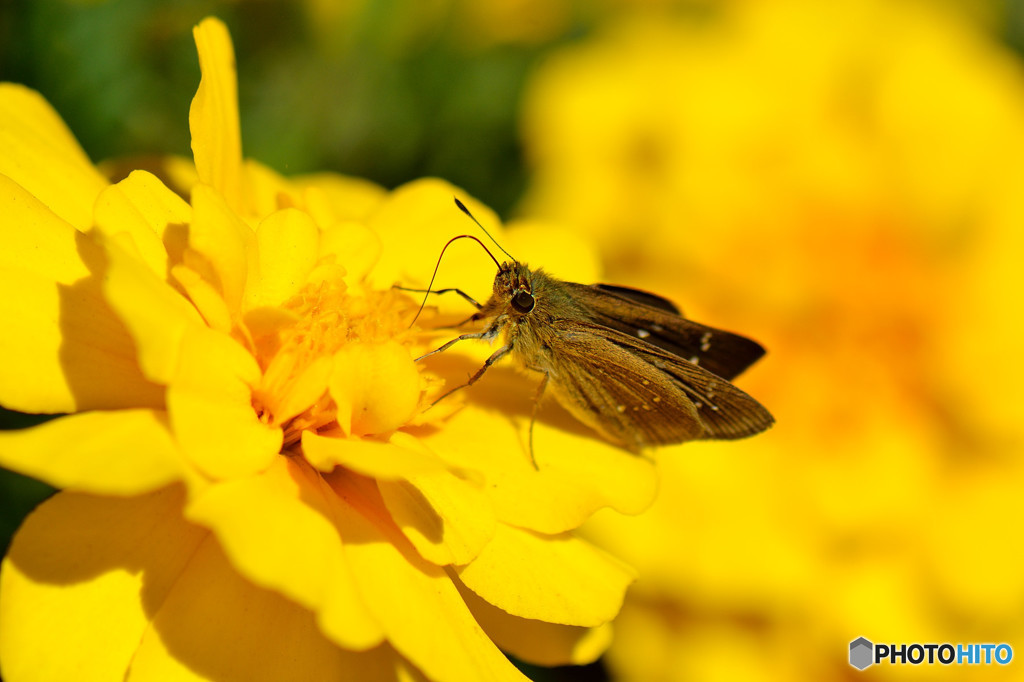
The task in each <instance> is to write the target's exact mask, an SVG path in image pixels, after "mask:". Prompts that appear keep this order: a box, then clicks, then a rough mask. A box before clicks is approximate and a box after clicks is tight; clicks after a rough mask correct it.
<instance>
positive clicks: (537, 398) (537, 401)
mask: <svg viewBox="0 0 1024 682" xmlns="http://www.w3.org/2000/svg"><path fill="white" fill-rule="evenodd" d="M550 378H551V375H550V374H549V373H548V372H544V378H543V379H541V380H540V386H538V387H537V395H535V396H534V397H533V413H532V414H531V415H530V431H529V436H528V442H529V445H530V463H532V464H533V468H534V469H536V470H537V471H540V467H538V466H537V458H536V457H534V456H533V424H534V422H536V421H537V410H538V409H539V408H540V399H541V398H543V397H544V389H546V388H547V387H548V379H550Z"/></svg>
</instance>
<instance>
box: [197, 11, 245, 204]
mask: <svg viewBox="0 0 1024 682" xmlns="http://www.w3.org/2000/svg"><path fill="white" fill-rule="evenodd" d="M192 34H193V36H194V37H195V40H196V49H197V50H198V51H199V69H200V71H201V72H202V74H203V75H202V79H201V80H200V81H199V89H198V90H197V91H196V96H195V98H194V99H193V100H192V107H191V108H190V109H189V112H188V124H189V130H191V131H192V154H193V156H194V157H195V161H196V171H197V172H198V174H199V180H200V181H201V182H204V183H206V184H208V185H210V186H212V187H213V188H214V189H215V190H217V191H218V192H219V193H220V194H221V195H222V196H223V197H224V199H225V200H226V201H227V203H228V206H230V207H231V208H232V209H234V210H235V211H236V212H240V211H241V210H242V209H243V207H244V204H243V198H242V133H241V128H240V127H239V120H238V82H237V75H236V73H235V52H234V48H233V47H232V46H231V36H230V35H228V30H227V27H226V26H224V24H223V23H221V22H220V21H219V20H217V19H213V18H208V19H204V20H203V21H202V22H200V24H199V25H198V26H196V27H195V29H194V30H193V31H192Z"/></svg>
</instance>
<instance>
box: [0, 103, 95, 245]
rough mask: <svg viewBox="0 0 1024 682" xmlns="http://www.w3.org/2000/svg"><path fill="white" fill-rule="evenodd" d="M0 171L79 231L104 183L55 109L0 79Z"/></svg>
mask: <svg viewBox="0 0 1024 682" xmlns="http://www.w3.org/2000/svg"><path fill="white" fill-rule="evenodd" d="M0 174H2V175H6V176H8V177H10V178H11V179H13V180H14V181H15V182H17V183H18V184H19V185H21V186H22V187H24V188H25V190H26V191H28V192H29V193H30V194H32V195H33V196H35V197H36V198H37V199H39V201H40V202H42V203H43V204H44V205H46V206H47V207H49V209H50V210H51V211H53V212H54V213H55V214H56V215H58V216H60V218H61V219H62V220H65V221H67V222H68V223H70V224H71V225H73V226H74V227H75V228H76V229H78V230H85V229H87V228H88V227H89V226H90V225H92V217H93V214H92V209H93V204H94V203H95V202H96V197H97V196H98V195H99V193H100V192H101V191H103V188H104V187H106V186H107V181H106V180H105V179H104V178H103V176H102V175H100V173H99V172H98V171H97V170H96V169H95V168H94V167H93V165H92V163H90V162H89V158H88V157H87V156H86V155H85V152H83V151H82V148H81V147H80V146H79V145H78V142H77V141H75V138H74V136H73V135H72V134H71V131H70V130H68V128H67V126H66V125H64V121H62V120H61V119H60V116H58V115H57V112H55V111H54V110H53V108H52V107H51V106H50V105H49V104H48V103H47V101H46V100H45V99H43V97H42V96H41V95H40V94H39V93H37V92H35V91H33V90H30V89H28V88H26V87H24V86H22V85H17V84H15V83H0ZM6 218H7V216H5V219H6Z"/></svg>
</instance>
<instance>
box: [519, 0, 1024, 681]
mask: <svg viewBox="0 0 1024 682" xmlns="http://www.w3.org/2000/svg"><path fill="white" fill-rule="evenodd" d="M947 12H948V7H947V8H942V7H938V6H936V4H934V3H932V4H929V3H902V2H900V3H894V2H881V1H876V0H843V1H842V2H830V3H815V2H812V1H807V0H780V1H776V2H770V3H742V2H740V3H731V4H729V5H727V6H724V7H723V8H722V11H721V12H720V13H718V14H716V15H714V16H712V17H704V20H703V21H700V22H692V23H685V22H680V21H678V20H672V19H666V18H662V19H661V20H660V21H656V22H652V21H650V20H649V17H648V18H647V19H646V20H638V21H633V22H625V23H622V24H621V25H619V26H616V27H615V28H614V29H610V30H608V31H607V33H606V34H605V35H603V36H600V37H597V38H595V39H593V40H591V41H588V42H584V43H581V44H580V45H578V46H575V47H573V48H569V49H566V50H565V51H564V52H562V53H561V54H558V55H555V56H553V57H552V58H550V59H549V60H548V61H547V62H546V63H545V65H544V66H543V67H542V68H541V70H540V71H539V72H538V73H537V75H536V78H535V80H534V81H533V83H532V84H531V85H530V86H529V87H528V95H527V106H526V110H525V116H524V123H523V131H524V136H525V141H526V147H527V151H528V154H529V156H530V159H531V161H532V163H533V164H534V168H535V176H534V182H533V184H532V186H531V190H530V192H529V195H528V197H527V199H526V201H525V202H524V211H526V212H528V213H530V214H532V215H538V216H542V217H544V218H546V219H550V220H554V221H558V222H560V223H564V224H567V225H573V226H575V227H576V229H578V230H579V231H580V232H581V233H586V234H590V235H596V237H597V239H598V242H599V244H600V246H601V248H602V250H603V253H604V254H605V255H606V257H607V259H608V266H609V270H610V271H611V272H612V273H613V279H615V280H617V281H626V282H630V283H633V284H640V285H645V286H647V288H650V289H653V290H656V291H659V293H662V294H666V295H669V296H670V297H674V298H675V299H677V300H680V301H682V302H683V304H684V309H685V310H686V311H687V312H688V313H690V314H692V315H693V317H695V318H696V319H700V320H702V321H707V322H709V323H711V324H718V325H722V326H726V327H728V326H730V324H735V326H736V327H737V328H740V329H742V330H744V331H745V332H748V333H750V334H751V335H752V336H754V338H757V339H758V340H759V341H762V342H763V343H764V344H765V345H766V346H767V348H768V351H769V358H770V361H769V362H764V363H760V364H759V365H758V366H757V367H755V368H754V369H753V370H752V371H751V372H750V376H749V378H748V377H744V378H743V379H742V380H741V381H740V385H741V386H742V387H744V388H747V387H749V390H750V391H751V392H752V393H753V394H755V395H758V396H759V397H760V398H763V400H764V402H765V404H767V405H770V406H771V407H772V410H773V412H774V413H775V415H776V417H777V418H778V426H777V427H776V428H774V429H773V430H772V431H771V432H770V433H768V434H766V435H765V436H764V437H762V438H758V439H755V440H753V441H750V442H745V443H742V444H735V445H732V446H730V447H729V448H727V449H726V448H718V447H716V446H715V445H714V444H693V445H689V446H687V451H686V453H685V456H679V457H675V456H672V455H669V454H668V453H666V456H664V457H661V458H660V459H661V460H662V464H661V466H662V469H661V472H660V473H661V475H662V479H661V480H662V490H661V493H660V495H659V500H658V502H657V503H656V504H655V507H654V508H653V509H652V511H651V512H649V513H647V514H645V515H644V516H643V517H641V518H637V519H623V518H613V517H612V516H611V515H604V514H599V515H598V517H597V518H595V520H594V521H595V523H594V524H592V525H591V526H588V529H589V530H590V532H591V533H592V535H591V537H595V538H599V539H600V542H601V543H602V544H604V545H605V546H607V547H610V548H612V549H613V551H615V552H616V553H617V554H619V555H620V556H624V557H626V558H628V559H629V560H630V562H631V563H632V564H634V565H635V566H637V567H638V570H639V574H640V576H641V578H640V579H639V581H638V583H637V584H636V585H635V586H634V588H632V589H631V591H630V596H629V598H628V599H627V604H626V606H625V607H624V610H623V614H622V616H621V618H620V620H619V623H620V627H618V628H617V637H616V642H615V643H614V645H613V648H612V650H611V651H610V654H609V660H610V664H611V666H612V668H613V669H614V671H615V672H616V673H617V675H618V676H619V677H620V678H621V679H627V680H645V681H646V680H652V679H660V680H671V679H704V680H715V679H722V680H725V679H748V680H757V679H813V680H821V679H847V677H848V675H849V674H850V672H851V671H852V669H851V668H850V667H849V666H848V664H847V660H846V655H847V654H846V652H847V648H846V647H847V645H848V643H849V642H850V641H851V640H853V639H855V638H856V637H858V636H865V637H867V638H868V639H871V640H873V641H883V642H914V641H918V642H946V641H948V642H954V643H955V642H972V641H973V642H1009V643H1011V644H1012V643H1014V642H1016V641H1019V639H1020V637H1021V635H1022V634H1024V618H1022V616H1021V613H1020V609H1019V605H1020V603H1021V599H1022V598H1024V560H1022V558H1021V556H1020V554H1019V552H1017V551H1016V546H1017V545H1018V544H1019V543H1018V541H1017V537H1018V533H1017V519H1019V518H1021V517H1022V514H1024V503H1022V502H1021V498H1020V496H1019V494H1016V493H1014V492H1013V491H1019V490H1020V489H1021V488H1022V486H1024V464H1022V461H1024V460H1022V459H1021V454H1022V453H1024V410H1022V406H1021V401H1020V399H1019V397H1017V396H1016V395H1015V391H1016V388H1017V386H1019V385H1020V384H1021V383H1022V382H1024V369H1022V367H1024V365H1022V363H1019V362H1015V361H1014V358H1015V357H1016V355H1017V354H1018V352H1019V346H1020V342H1019V339H1020V338H1021V336H1022V334H1024V328H1022V324H1021V322H1020V321H1019V316H1017V315H1016V314H1014V312H1013V311H1014V310H1016V308H1017V306H1018V303H1017V298H1018V297H1019V292H1021V291H1024V272H1022V270H1021V268H1020V258H1021V254H1024V236H1022V235H1024V231H1022V229H1021V226H1022V225H1024V194H1022V193H1021V192H1020V188H1021V187H1022V186H1024V80H1022V78H1021V72H1020V68H1021V67H1020V63H1019V61H1018V60H1017V59H1016V58H1014V57H1013V56H1012V55H1010V54H1009V53H1008V52H1006V51H1005V50H1004V49H1002V48H1000V47H998V46H997V45H994V44H993V43H992V40H991V39H990V38H987V37H985V36H984V35H981V34H980V32H979V31H978V30H977V29H976V28H975V27H974V26H972V25H971V24H970V23H967V22H965V21H964V20H963V19H962V18H958V17H957V16H956V15H952V14H949V13H947ZM730 321H732V322H730ZM712 451H714V452H712ZM667 535H672V536H674V537H675V538H677V540H676V542H673V543H665V542H664V541H663V538H664V537H666V536H667ZM905 672H906V671H905V670H902V669H899V668H897V667H892V668H889V669H880V670H877V674H879V675H882V676H886V677H889V676H891V677H897V676H900V675H901V674H903V673H905ZM917 672H921V673H922V674H926V673H925V671H917ZM933 674H934V675H935V676H938V675H941V676H942V678H943V679H953V678H956V679H973V678H974V677H976V676H977V675H978V671H977V670H973V669H971V667H969V666H964V667H956V668H950V669H945V668H943V669H941V670H935V671H933ZM1000 674H1002V675H1003V676H1006V677H1015V676H1019V675H1017V674H1015V673H1014V671H1013V669H1012V666H1009V667H1007V668H999V669H993V670H990V669H986V670H985V671H984V675H985V676H986V677H993V678H998V677H999V675H1000Z"/></svg>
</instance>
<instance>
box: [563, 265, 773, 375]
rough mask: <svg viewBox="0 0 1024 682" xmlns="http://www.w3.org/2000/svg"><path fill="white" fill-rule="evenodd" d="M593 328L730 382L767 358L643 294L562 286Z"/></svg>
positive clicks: (749, 343)
mask: <svg viewBox="0 0 1024 682" xmlns="http://www.w3.org/2000/svg"><path fill="white" fill-rule="evenodd" d="M564 284H565V285H566V286H567V287H568V288H569V291H570V292H571V294H572V296H573V298H574V299H575V300H576V302H577V303H578V304H579V305H580V306H582V307H583V308H585V310H586V316H587V317H588V318H589V319H591V320H593V321H594V322H595V323H597V324H599V325H601V326H604V327H608V328H609V329H614V330H616V331H619V332H621V333H623V334H626V335H628V336H631V337H633V338H635V339H638V340H640V341H642V342H644V343H648V344H651V345H654V346H656V347H658V348H660V349H662V350H664V351H667V352H668V353H671V354H672V355H676V356H678V357H680V358H682V359H684V360H688V361H689V362H690V363H692V364H696V365H699V366H701V367H703V368H704V369H706V370H708V371H709V372H711V373H712V374H717V375H718V376H720V377H722V378H723V379H726V380H731V379H733V378H735V377H736V376H738V375H739V374H741V373H742V372H743V371H744V370H745V369H747V368H748V367H749V366H750V365H752V364H753V363H754V362H756V361H757V360H758V359H759V358H760V357H761V356H763V355H764V348H763V347H762V346H761V345H760V344H759V343H757V342H756V341H753V340H752V339H748V338H747V337H745V336H740V335H739V334H733V333H732V332H727V331H724V330H721V329H715V328H713V327H708V326H707V325H703V324H699V323H697V322H694V321H692V320H688V319H686V318H685V317H683V316H682V315H681V314H680V313H679V311H678V308H676V307H675V306H674V305H673V304H672V303H671V302H670V301H668V300H666V299H663V298H661V297H660V296H656V295H654V294H650V293H648V292H646V291H640V290H639V289H629V288H627V287H619V286H612V285H607V284H596V285H593V286H588V285H585V284H576V283H573V282H565V283H564Z"/></svg>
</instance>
